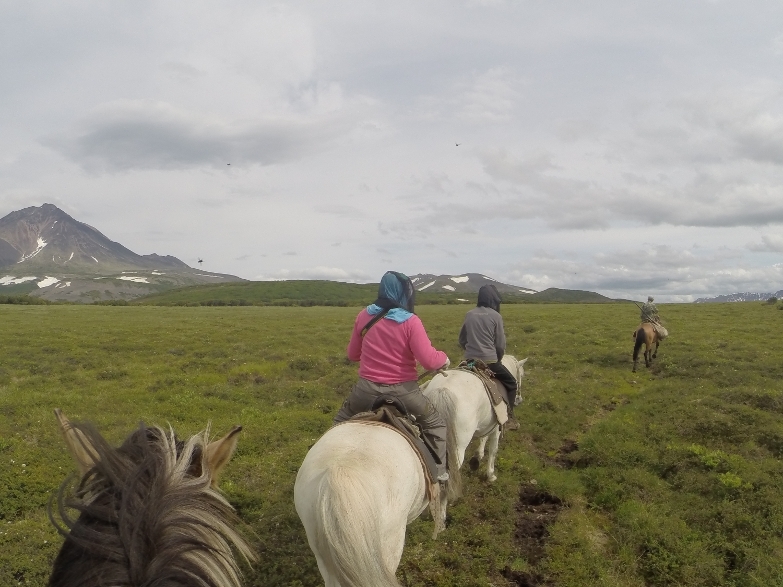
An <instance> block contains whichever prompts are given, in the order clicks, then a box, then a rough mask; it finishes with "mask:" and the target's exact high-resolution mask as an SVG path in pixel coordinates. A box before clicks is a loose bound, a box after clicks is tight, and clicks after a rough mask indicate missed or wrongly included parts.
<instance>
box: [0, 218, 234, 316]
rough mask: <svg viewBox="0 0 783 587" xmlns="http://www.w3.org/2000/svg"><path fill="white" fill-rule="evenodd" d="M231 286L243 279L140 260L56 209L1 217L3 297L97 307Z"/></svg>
mask: <svg viewBox="0 0 783 587" xmlns="http://www.w3.org/2000/svg"><path fill="white" fill-rule="evenodd" d="M226 281H243V280H242V279H241V278H239V277H236V276H233V275H223V274H219V273H211V272H209V271H202V270H200V269H194V268H193V267H190V266H188V265H187V264H186V263H183V262H182V261H180V260H179V259H177V258H176V257H172V256H170V255H157V254H154V253H153V254H151V255H139V254H137V253H134V252H133V251H131V250H130V249H128V248H126V247H124V246H122V245H121V244H120V243H118V242H115V241H112V240H110V239H109V238H107V237H106V236H104V235H103V234H102V233H101V232H99V231H98V230H97V229H95V228H93V227H92V226H90V225H88V224H85V223H84V222H79V221H78V220H75V219H74V218H72V217H71V216H69V215H68V214H66V213H65V212H63V211H62V210H60V209H59V208H58V207H57V206H54V205H52V204H44V205H42V206H39V207H36V206H31V207H29V208H24V209H22V210H17V211H16V212H11V213H10V214H8V215H7V216H5V217H3V218H0V294H16V293H27V294H29V295H34V296H40V297H42V298H44V299H49V300H71V301H77V302H91V301H97V300H107V299H133V298H136V297H140V296H144V295H148V294H150V293H155V292H159V291H165V290H167V289H171V288H174V287H183V286H188V285H197V284H205V283H223V282H226Z"/></svg>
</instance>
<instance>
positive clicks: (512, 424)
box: [505, 406, 519, 430]
mask: <svg viewBox="0 0 783 587" xmlns="http://www.w3.org/2000/svg"><path fill="white" fill-rule="evenodd" d="M505 427H506V430H519V421H518V420H517V419H516V418H515V417H514V406H509V407H508V421H507V422H506V423H505Z"/></svg>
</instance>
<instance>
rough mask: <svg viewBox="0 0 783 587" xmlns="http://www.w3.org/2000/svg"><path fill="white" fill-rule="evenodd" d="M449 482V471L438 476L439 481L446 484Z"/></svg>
mask: <svg viewBox="0 0 783 587" xmlns="http://www.w3.org/2000/svg"><path fill="white" fill-rule="evenodd" d="M448 480H449V472H448V471H446V472H444V473H441V474H440V475H438V481H441V482H445V481H448Z"/></svg>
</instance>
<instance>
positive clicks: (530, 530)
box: [503, 483, 565, 587]
mask: <svg viewBox="0 0 783 587" xmlns="http://www.w3.org/2000/svg"><path fill="white" fill-rule="evenodd" d="M564 507H565V505H564V504H563V502H562V500H561V499H560V498H559V497H557V496H555V495H552V494H550V493H547V492H546V491H542V490H541V489H539V488H538V486H537V485H535V484H533V483H528V484H525V485H522V487H521V488H520V490H519V501H518V502H517V505H516V512H517V523H516V531H515V532H514V540H515V541H516V543H517V546H518V548H519V551H520V553H521V554H522V556H523V557H524V558H525V559H526V560H527V562H528V564H529V565H530V566H531V567H535V565H536V564H537V563H538V561H540V560H541V559H542V558H543V557H544V555H545V547H546V541H547V539H548V538H549V526H550V525H552V524H553V523H554V522H555V520H556V519H557V516H558V514H559V513H560V510H562V509H563V508H564ZM503 576H504V577H505V578H506V579H508V580H509V582H510V583H511V584H512V585H518V586H520V587H543V586H545V585H549V583H548V582H547V581H546V580H545V578H544V577H543V576H542V575H540V574H539V573H536V572H522V571H514V570H512V569H511V568H510V567H506V568H505V569H504V571H503Z"/></svg>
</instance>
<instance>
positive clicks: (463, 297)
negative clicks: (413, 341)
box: [134, 280, 614, 307]
mask: <svg viewBox="0 0 783 587" xmlns="http://www.w3.org/2000/svg"><path fill="white" fill-rule="evenodd" d="M377 293H378V285H377V284H375V283H365V284H357V283H342V282H337V281H316V280H292V281H246V282H242V283H221V284H215V285H198V286H192V287H185V288H181V289H174V290H170V291H165V292H161V293H158V294H153V295H149V296H146V297H143V298H139V299H138V300H136V301H135V302H134V303H137V304H145V305H146V304H149V305H163V306H188V305H192V306H226V305H235V306H239V305H259V306H268V305H275V306H357V307H358V306H364V305H367V304H369V303H370V302H372V301H373V300H374V299H375V296H376V295H377ZM502 295H503V300H504V303H507V304H518V303H549V302H560V303H606V302H612V301H614V300H611V299H609V298H607V297H605V296H602V295H599V294H597V293H593V292H587V291H578V290H567V289H554V288H552V289H547V290H544V291H542V292H537V293H535V294H521V293H519V292H517V294H515V295H512V294H509V293H505V294H502ZM416 303H417V304H418V305H430V304H466V305H467V304H470V305H472V304H475V303H476V295H475V294H465V293H458V292H450V291H448V290H446V291H444V292H443V293H440V292H434V293H429V292H428V291H427V290H425V291H423V292H417V294H416Z"/></svg>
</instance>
